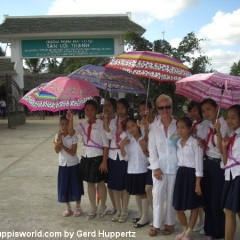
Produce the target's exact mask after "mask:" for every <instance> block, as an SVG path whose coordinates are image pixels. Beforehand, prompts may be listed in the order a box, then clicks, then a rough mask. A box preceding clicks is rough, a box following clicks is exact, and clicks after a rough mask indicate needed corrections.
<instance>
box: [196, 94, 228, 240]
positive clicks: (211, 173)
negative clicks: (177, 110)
mask: <svg viewBox="0 0 240 240" xmlns="http://www.w3.org/2000/svg"><path fill="white" fill-rule="evenodd" d="M200 106H201V110H202V115H203V118H205V119H206V120H208V121H211V125H210V127H209V129H208V135H207V138H206V143H205V147H204V163H203V166H204V167H203V169H204V171H203V176H204V177H203V179H202V183H203V184H202V192H203V198H204V206H205V208H204V211H205V221H204V230H205V234H206V237H205V239H206V240H213V239H222V238H224V226H225V215H224V212H223V209H222V207H221V201H219V199H221V196H222V190H223V185H224V170H223V169H222V168H221V167H220V163H221V158H222V138H223V137H224V136H226V135H227V134H228V133H229V128H228V126H227V123H226V121H225V120H224V119H223V117H218V112H219V111H218V105H217V103H216V102H215V101H214V100H213V99H211V98H207V99H204V100H203V101H202V102H201V103H200Z"/></svg>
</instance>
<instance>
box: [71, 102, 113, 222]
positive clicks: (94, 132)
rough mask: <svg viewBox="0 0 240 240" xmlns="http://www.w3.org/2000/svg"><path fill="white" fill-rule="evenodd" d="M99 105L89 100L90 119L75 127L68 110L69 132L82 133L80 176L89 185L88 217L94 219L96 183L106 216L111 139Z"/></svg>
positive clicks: (86, 112) (87, 106)
mask: <svg viewBox="0 0 240 240" xmlns="http://www.w3.org/2000/svg"><path fill="white" fill-rule="evenodd" d="M97 112H98V105H97V102H96V101H95V100H88V101H87V102H86V103H85V116H86V117H87V118H88V121H86V122H84V123H80V124H79V125H78V127H77V128H76V129H73V116H72V113H71V112H70V111H68V112H67V116H68V119H69V122H70V124H69V133H70V134H71V135H74V134H76V135H77V134H80V135H81V136H82V142H83V151H82V158H81V162H80V170H79V177H80V179H82V180H83V181H86V182H87V185H88V197H89V202H90V205H91V211H90V213H89V214H88V215H87V218H88V219H93V218H94V217H96V215H97V208H96V186H95V185H96V183H97V187H98V189H99V192H100V199H101V205H100V207H99V210H98V215H99V217H100V218H102V217H104V216H105V212H106V209H107V206H106V199H107V189H106V186H105V182H104V180H105V177H106V176H105V174H106V172H107V156H108V148H109V141H108V139H107V137H106V134H105V131H104V129H103V121H102V120H100V119H97V117H96V114H97Z"/></svg>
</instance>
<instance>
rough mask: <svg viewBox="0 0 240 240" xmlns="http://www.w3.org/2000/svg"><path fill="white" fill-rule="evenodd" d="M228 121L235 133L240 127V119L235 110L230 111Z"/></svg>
mask: <svg viewBox="0 0 240 240" xmlns="http://www.w3.org/2000/svg"><path fill="white" fill-rule="evenodd" d="M226 121H227V124H228V126H229V128H230V129H232V130H234V131H235V130H237V129H238V128H239V127H240V118H239V116H238V114H237V113H236V111H235V110H234V109H230V110H228V112H227V118H226Z"/></svg>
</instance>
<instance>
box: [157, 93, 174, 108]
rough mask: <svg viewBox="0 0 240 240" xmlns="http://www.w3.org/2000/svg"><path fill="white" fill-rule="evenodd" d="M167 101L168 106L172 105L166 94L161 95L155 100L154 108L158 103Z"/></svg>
mask: <svg viewBox="0 0 240 240" xmlns="http://www.w3.org/2000/svg"><path fill="white" fill-rule="evenodd" d="M165 100H166V101H168V103H169V104H170V105H172V99H171V97H169V96H168V95H166V94H161V95H160V96H159V97H158V98H157V100H156V106H158V104H159V103H160V102H162V101H165Z"/></svg>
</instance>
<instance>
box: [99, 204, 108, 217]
mask: <svg viewBox="0 0 240 240" xmlns="http://www.w3.org/2000/svg"><path fill="white" fill-rule="evenodd" d="M106 211H107V206H105V210H104V211H103V212H102V213H98V216H99V217H100V218H103V217H104V216H105V215H106Z"/></svg>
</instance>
